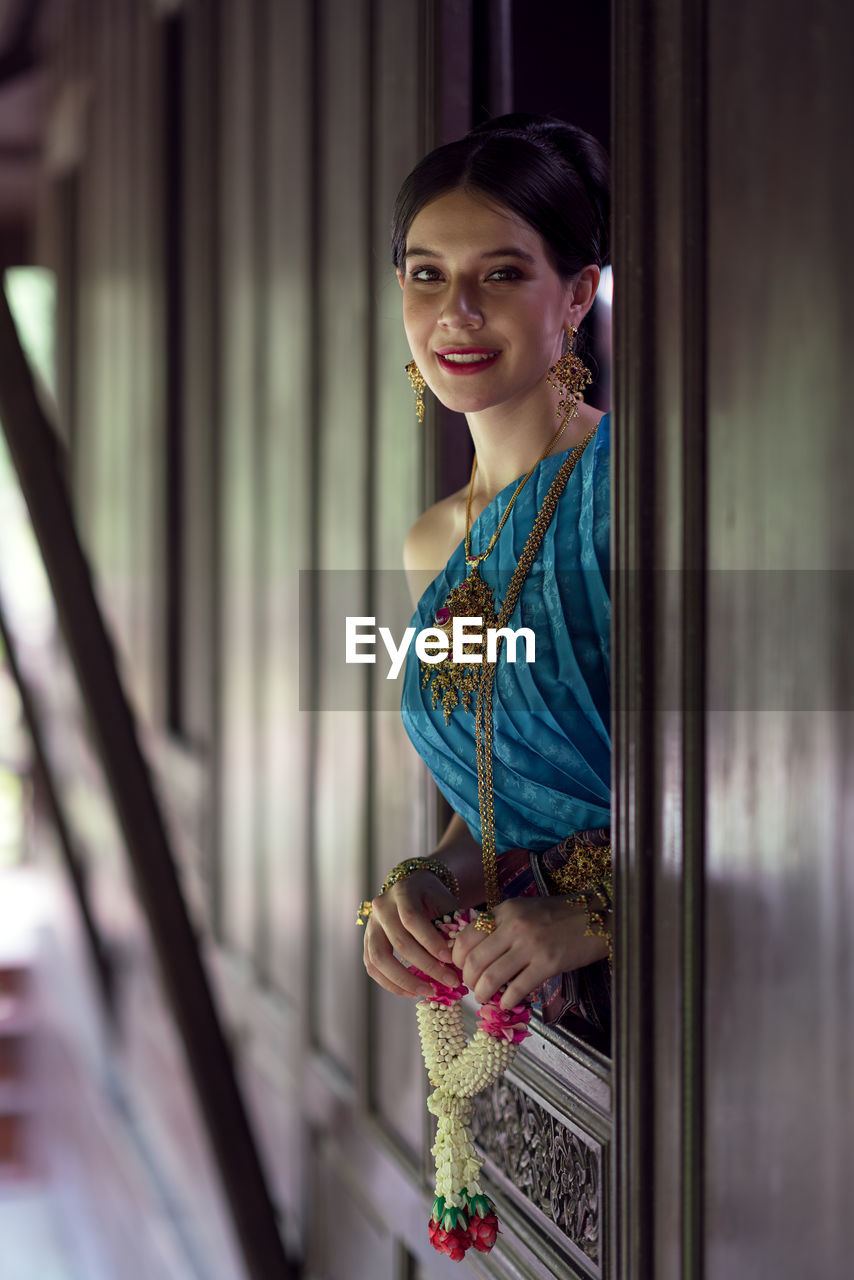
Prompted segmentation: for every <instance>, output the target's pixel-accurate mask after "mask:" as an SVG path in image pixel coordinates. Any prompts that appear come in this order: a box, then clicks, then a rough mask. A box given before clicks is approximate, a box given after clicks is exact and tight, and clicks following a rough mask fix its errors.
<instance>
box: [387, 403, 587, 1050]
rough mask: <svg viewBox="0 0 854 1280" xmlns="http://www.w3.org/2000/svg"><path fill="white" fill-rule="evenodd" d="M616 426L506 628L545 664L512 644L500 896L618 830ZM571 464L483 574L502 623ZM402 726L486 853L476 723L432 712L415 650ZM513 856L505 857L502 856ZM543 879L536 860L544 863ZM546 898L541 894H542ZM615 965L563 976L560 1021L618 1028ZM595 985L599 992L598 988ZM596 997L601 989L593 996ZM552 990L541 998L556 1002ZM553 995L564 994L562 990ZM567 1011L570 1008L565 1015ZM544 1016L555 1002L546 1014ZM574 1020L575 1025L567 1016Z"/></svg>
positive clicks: (486, 514)
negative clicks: (564, 849)
mask: <svg viewBox="0 0 854 1280" xmlns="http://www.w3.org/2000/svg"><path fill="white" fill-rule="evenodd" d="M610 427H611V421H610V415H609V414H606V415H605V416H604V417H603V418H602V419H601V421H600V423H599V426H598V428H597V430H596V432H595V434H594V435H593V437H592V439H591V440H590V441H589V443H588V444H587V446H586V447H585V449H584V451H583V453H582V454H581V457H580V458H579V460H578V462H577V463H576V465H575V467H574V469H573V471H572V474H571V475H570V477H569V480H568V481H567V484H566V487H565V489H564V491H563V493H562V494H561V496H560V498H559V500H558V503H557V508H556V510H555V513H554V516H553V517H552V520H551V522H550V524H549V527H548V529H547V530H546V533H545V536H544V538H543V541H542V543H541V545H540V548H539V550H538V552H537V555H536V557H535V560H534V563H533V564H532V566H531V568H530V570H529V572H528V575H527V577H526V579H525V582H524V585H523V587H522V591H521V594H520V596H519V600H518V601H517V604H516V607H515V609H514V611H513V613H512V615H511V616H510V619H509V620H508V623H507V625H508V627H510V628H511V629H513V630H516V629H518V628H521V627H525V628H530V630H531V631H532V632H533V634H534V637H535V654H534V660H533V661H526V660H525V652H524V645H522V644H520V645H518V646H517V650H516V661H515V662H512V661H509V660H508V645H507V643H506V642H505V643H504V644H503V645H502V648H501V651H500V655H499V661H498V664H497V667H496V672H495V680H494V689H493V781H494V807H495V847H496V851H497V853H498V869H499V877H500V879H501V884H502V896H503V897H507V896H516V895H518V894H527V893H531V892H533V893H536V892H537V887H536V885H535V884H534V880H535V879H536V881H537V883H538V884H540V885H541V877H538V876H535V875H534V874H532V873H530V874H529V873H526V872H525V868H524V867H523V866H522V863H521V862H520V853H519V851H526V852H527V853H533V854H535V855H541V856H542V857H543V858H545V859H547V860H548V859H549V857H550V856H551V855H550V852H549V851H552V850H553V849H554V847H555V846H557V845H559V844H560V843H561V842H563V841H565V839H566V837H567V836H570V835H571V834H572V833H574V832H580V831H589V830H591V829H596V830H598V831H600V832H602V831H603V830H604V834H605V839H607V830H606V829H607V828H608V827H609V825H610V792H611V741H610V726H609V719H610V717H609V712H610V628H611V599H610V593H609V577H610V574H609V568H610V547H609V531H610ZM566 457H567V454H566V452H564V453H563V454H557V455H554V456H551V457H548V458H546V459H545V460H544V461H542V462H540V463H539V464H538V465H537V467H536V468H535V469H534V472H533V474H532V475H531V477H530V479H529V480H528V482H527V484H526V485H525V487H524V488H523V489H522V491H521V493H520V494H519V496H518V498H517V499H516V502H515V504H514V506H513V509H512V510H511V512H510V515H509V516H508V519H507V523H506V524H505V526H504V528H503V529H502V531H501V533H500V535H499V537H498V540H497V542H496V545H495V547H494V548H493V550H492V552H491V554H490V556H489V558H488V559H487V560H485V561H484V562H483V563H482V564H481V567H480V573H481V577H482V578H483V579H484V581H485V582H487V583H488V584H489V585H490V586H491V587H492V588H493V590H494V594H495V601H496V612H498V611H499V610H500V604H501V600H502V599H503V596H504V593H505V591H506V589H507V584H508V583H509V580H510V577H511V575H512V573H513V570H514V569H515V567H516V564H517V562H518V559H519V556H520V554H521V552H522V549H523V547H524V545H525V543H526V541H527V539H528V535H529V534H530V532H531V528H532V526H533V523H534V520H535V518H536V516H537V513H538V512H539V510H540V507H541V506H542V503H543V500H544V498H545V496H546V494H547V492H548V490H549V487H550V485H551V483H552V481H553V480H554V478H555V476H556V475H557V472H558V470H559V469H560V467H561V465H562V463H563V462H564V461H565V460H566ZM517 483H518V481H514V482H513V483H512V484H509V485H507V487H506V488H505V489H502V490H501V492H500V493H499V494H497V495H496V497H495V498H494V499H493V500H492V502H491V503H490V504H489V506H487V507H486V508H485V509H484V511H483V512H482V513H481V514H480V516H479V517H478V519H477V520H476V521H475V522H474V524H473V525H472V529H471V552H472V554H473V555H476V554H477V553H478V552H480V551H482V550H484V549H485V548H486V546H487V545H488V544H489V540H490V539H491V537H492V535H493V533H494V532H495V529H496V528H497V526H498V523H499V522H500V520H501V517H502V515H503V514H504V511H505V510H506V507H507V504H508V502H509V501H510V498H511V497H512V495H513V492H514V490H515V488H516V485H517ZM466 572H467V570H466V565H465V552H464V546H463V544H462V543H460V545H459V546H458V547H457V548H456V550H455V551H454V552H453V554H452V555H451V557H450V559H449V560H448V563H447V564H446V565H445V567H444V569H443V570H442V571H441V573H439V574H438V575H437V577H436V578H435V579H434V580H433V582H432V583H431V584H430V586H429V587H428V588H427V590H426V591H425V592H424V594H423V595H422V597H421V599H420V600H419V602H418V605H417V607H416V611H415V615H414V617H413V619H412V622H411V625H412V626H414V627H415V628H416V630H422V629H424V628H428V627H431V626H433V625H434V619H435V614H436V612H437V610H438V609H440V608H441V607H442V605H443V604H444V601H445V600H446V598H447V596H448V593H449V591H450V590H451V588H452V587H454V586H456V585H457V584H458V583H460V582H461V581H462V580H463V579H464V578H465V576H466ZM401 710H402V716H403V723H404V726H405V728H406V731H407V733H408V734H409V737H410V738H411V740H412V742H413V744H414V746H415V748H416V750H417V751H418V753H419V755H421V757H422V759H423V760H424V761H425V763H426V764H427V766H428V768H429V769H430V772H431V774H432V775H433V778H434V779H435V781H436V785H437V786H438V787H439V790H440V791H441V792H442V794H443V795H444V796H445V798H446V799H447V800H448V803H449V804H450V805H451V807H452V808H453V809H454V811H455V812H456V813H458V814H460V815H461V816H462V817H463V819H464V820H465V822H466V824H467V825H468V828H469V830H470V831H471V833H472V835H473V837H474V838H475V839H476V840H477V841H478V842H479V841H480V838H481V834H480V814H479V807H478V788H477V764H476V756H475V736H474V733H475V717H474V714H473V707H472V711H471V713H466V712H464V711H463V709H462V707H457V708H456V709H455V710H454V711H453V712H452V714H451V717H450V723H449V724H447V725H446V724H445V717H444V714H443V711H442V706H441V703H439V705H437V706H436V707H435V708H434V706H433V701H432V695H431V689H430V686H429V685H428V686H426V687H423V685H422V673H421V665H420V663H419V661H418V659H417V657H416V656H415V654H414V652H413V651H410V656H409V657H408V659H407V665H406V671H405V674H404V681H403V690H402V708H401ZM502 855H504V856H502ZM533 862H534V867H533V869H532V871H533V872H535V871H536V863H537V859H536V858H534V859H533ZM541 888H542V886H541ZM607 970H608V965H607V962H605V961H603V962H601V964H598V965H591V966H588V968H587V969H584V970H578V971H576V973H575V974H573V975H564V978H565V979H566V981H564V983H563V984H562V993H563V995H562V999H561V1001H559V1002H557V1003H556V1002H555V1000H554V999H551V998H550V1000H549V1003H550V1005H551V1008H552V1013H553V1017H551V1018H547V1019H546V1020H548V1021H552V1020H557V1019H558V1018H559V1019H560V1021H561V1022H562V1023H563V1024H564V1025H571V1019H572V1018H573V1017H575V1018H577V1017H581V1018H583V1019H586V1021H587V1022H588V1023H590V1024H592V1025H593V1026H594V1027H598V1028H600V1029H601V1030H603V1031H604V1030H607V1023H608V1011H609V1008H610V983H609V981H608V980H607V976H606V975H607ZM591 984H592V985H591ZM586 988H590V990H586ZM547 994H548V993H545V994H544V995H543V1000H544V1001H545V1000H546V995H547ZM552 996H554V984H552ZM558 1005H560V1010H559V1012H558V1013H555V1009H556V1008H557V1007H558ZM544 1008H545V1004H544ZM564 1015H566V1016H564Z"/></svg>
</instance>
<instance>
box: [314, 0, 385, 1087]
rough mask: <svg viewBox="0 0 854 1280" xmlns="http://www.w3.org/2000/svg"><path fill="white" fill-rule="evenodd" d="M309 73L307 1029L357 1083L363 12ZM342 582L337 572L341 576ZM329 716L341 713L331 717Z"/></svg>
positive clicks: (322, 9) (330, 17)
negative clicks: (355, 677) (312, 230)
mask: <svg viewBox="0 0 854 1280" xmlns="http://www.w3.org/2000/svg"><path fill="white" fill-rule="evenodd" d="M317 12H318V22H319V32H320V46H319V62H318V91H317V92H318V109H319V138H318V182H319V197H320V205H319V211H318V281H317V284H318V291H319V292H318V299H319V305H320V315H319V324H318V329H317V359H318V361H319V364H318V389H317V390H318V420H317V421H318V461H317V472H316V484H317V490H316V537H317V561H316V563H317V567H318V568H319V569H320V576H319V578H318V582H317V591H318V610H319V618H320V630H319V633H318V636H317V658H316V660H317V670H318V699H319V705H320V706H321V707H324V708H325V709H323V710H320V711H319V712H318V713H317V720H316V724H317V729H316V735H317V738H316V742H317V745H316V754H315V761H314V764H315V777H314V801H315V808H314V832H315V844H314V848H313V851H312V853H313V858H314V867H315V882H314V888H315V893H316V898H315V902H314V911H315V925H316V947H315V950H314V953H313V955H312V972H313V976H314V984H315V985H314V1000H313V1004H314V1009H315V1016H316V1030H317V1035H318V1038H319V1042H320V1044H321V1045H322V1047H323V1048H324V1049H325V1050H327V1051H328V1052H329V1053H330V1054H332V1056H333V1057H334V1058H335V1059H336V1060H337V1061H338V1062H339V1063H340V1064H341V1065H342V1066H343V1067H344V1068H345V1070H347V1071H348V1072H354V1070H355V1065H356V1055H357V1054H358V1052H359V1045H360V1036H359V1028H360V1026H361V1025H362V1024H363V1018H362V1017H360V1005H361V1003H362V1000H363V990H364V989H363V988H362V989H361V990H358V991H354V990H353V989H352V987H350V986H349V983H345V982H344V981H342V977H343V975H345V974H348V973H350V974H352V973H353V966H354V963H355V962H357V957H358V946H359V938H358V936H354V935H356V930H355V929H354V927H353V922H354V915H353V903H354V902H358V901H359V898H360V896H361V894H360V889H361V881H362V877H361V875H360V866H361V865H362V863H363V860H364V858H365V846H366V834H367V832H366V819H367V810H366V802H367V784H368V774H367V756H366V747H367V721H366V712H365V709H364V708H365V702H366V694H367V680H365V681H364V682H360V683H361V684H362V690H361V691H360V693H359V696H358V701H357V703H356V705H355V706H351V707H350V708H349V709H345V708H343V707H342V705H341V696H342V695H341V694H340V693H339V690H340V689H341V677H342V674H343V672H344V661H343V636H342V634H341V629H340V625H337V613H336V610H337V609H338V607H339V605H340V601H341V599H342V592H345V593H346V598H347V599H348V600H351V599H352V600H353V602H354V606H353V609H348V612H353V611H355V607H356V602H357V601H358V600H359V598H360V596H362V595H363V591H364V586H365V585H366V582H365V580H363V578H362V575H364V574H365V572H366V570H367V568H368V565H369V544H368V537H369V523H368V522H369V518H370V517H369V501H370V494H371V481H370V475H371V470H370V469H371V463H372V443H371V424H370V422H369V413H370V412H371V408H372V403H371V394H372V390H373V388H372V379H371V372H370V371H371V359H372V351H373V331H372V316H371V297H370V278H371V277H370V272H371V239H370V236H371V212H370V211H371V204H370V190H371V188H370V173H371V167H370V166H371V156H370V145H369V144H370V132H369V129H370V106H369V104H370V84H371V70H372V68H371V64H370V33H371V24H370V13H371V6H370V4H369V2H368V0H357V2H353V0H350V2H348V3H344V2H343V0H326V3H324V4H321V5H318V6H317ZM342 571H346V572H343V573H342ZM336 703H337V705H336Z"/></svg>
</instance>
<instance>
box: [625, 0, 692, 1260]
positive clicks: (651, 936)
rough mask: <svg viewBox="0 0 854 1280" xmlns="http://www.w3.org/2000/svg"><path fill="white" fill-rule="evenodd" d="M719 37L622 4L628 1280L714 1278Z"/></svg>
mask: <svg viewBox="0 0 854 1280" xmlns="http://www.w3.org/2000/svg"><path fill="white" fill-rule="evenodd" d="M705 26H706V24H705V4H704V0H695V3H693V4H691V5H689V6H683V5H680V4H678V3H676V0H624V2H623V3H620V4H615V5H614V6H613V52H612V67H613V78H612V93H613V120H614V137H613V157H614V208H615V211H616V212H615V218H614V237H613V239H614V263H615V280H616V287H615V299H614V368H615V384H614V389H615V431H614V450H613V460H612V465H613V477H614V489H613V492H614V499H613V503H614V505H613V516H614V523H613V528H614V551H613V564H614V569H615V574H616V578H615V589H614V591H613V595H612V598H613V604H614V628H613V636H612V640H613V684H612V697H613V710H614V719H613V733H614V738H613V745H614V753H613V784H614V786H613V790H614V795H613V806H614V826H615V831H616V839H615V858H616V863H617V866H616V882H617V893H618V898H617V924H616V940H617V941H616V964H615V979H616V985H615V1030H614V1046H615V1048H614V1088H615V1108H614V1143H615V1159H614V1163H613V1171H612V1186H611V1201H612V1206H613V1212H612V1215H611V1223H612V1238H611V1267H610V1274H611V1275H612V1276H613V1277H619V1280H652V1277H655V1280H670V1278H671V1277H673V1280H676V1277H679V1276H690V1277H691V1280H702V1275H703V1257H702V1227H703V1223H702V1121H703V1076H702V1062H703V1053H702V1050H703V928H702V925H703V893H704V767H705V761H704V737H703V729H704V717H703V714H702V710H703V705H704V698H703V681H704V652H703V636H704V634H705V627H704V617H705V595H704V575H703V573H702V569H703V566H704V564H705V527H706V520H705V454H704V451H705V439H706V431H705V421H706V371H705V350H706V236H705V208H706V191H705V170H706V166H705V153H706V145H707V143H706V121H705V109H706V81H705V39H704V36H705Z"/></svg>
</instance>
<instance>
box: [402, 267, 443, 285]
mask: <svg viewBox="0 0 854 1280" xmlns="http://www.w3.org/2000/svg"><path fill="white" fill-rule="evenodd" d="M409 278H410V280H418V281H419V283H421V284H433V282H434V281H435V280H438V279H439V278H440V277H439V271H438V270H437V268H436V267H413V268H412V270H411V271H410V273H409Z"/></svg>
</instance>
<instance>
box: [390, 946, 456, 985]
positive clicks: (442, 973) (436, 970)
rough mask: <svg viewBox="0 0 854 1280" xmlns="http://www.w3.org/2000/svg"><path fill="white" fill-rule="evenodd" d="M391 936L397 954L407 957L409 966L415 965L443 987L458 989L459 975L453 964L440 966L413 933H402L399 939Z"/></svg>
mask: <svg viewBox="0 0 854 1280" xmlns="http://www.w3.org/2000/svg"><path fill="white" fill-rule="evenodd" d="M389 936H390V937H391V941H392V943H393V944H394V949H395V951H396V952H397V954H398V955H399V956H404V955H405V956H406V960H407V963H408V964H411V965H414V967H415V968H416V969H420V970H421V972H422V973H426V974H428V975H429V976H430V977H431V978H435V980H436V981H437V982H441V983H442V985H443V986H446V987H456V986H457V985H458V984H459V981H460V978H459V973H458V971H457V970H456V969H455V968H454V966H453V965H452V964H447V965H445V964H440V963H439V961H438V960H436V959H435V958H434V957H433V956H432V955H431V954H430V952H429V951H426V950H425V949H424V947H422V946H421V945H420V944H419V943H418V942H417V941H416V940H415V938H414V937H413V935H412V934H411V933H401V934H400V936H399V937H397V938H396V937H395V934H394V933H390V935H389ZM417 981H422V979H417Z"/></svg>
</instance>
